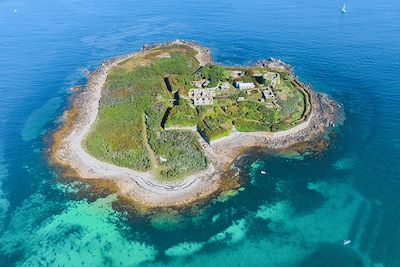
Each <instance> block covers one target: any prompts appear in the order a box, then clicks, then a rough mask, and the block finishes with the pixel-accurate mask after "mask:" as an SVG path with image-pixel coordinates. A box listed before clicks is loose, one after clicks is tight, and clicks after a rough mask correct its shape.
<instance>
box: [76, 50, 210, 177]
mask: <svg viewBox="0 0 400 267" xmlns="http://www.w3.org/2000/svg"><path fill="white" fill-rule="evenodd" d="M156 52H157V53H153V54H154V57H155V58H149V57H148V55H147V56H145V57H143V56H139V57H133V58H131V59H129V60H127V61H125V62H123V63H121V64H120V65H119V66H117V67H115V68H113V69H112V70H111V71H110V73H109V75H108V78H107V82H106V84H105V87H104V89H103V91H102V97H101V101H100V109H99V114H98V117H97V120H96V123H95V125H94V127H93V129H92V130H91V132H90V133H89V135H88V136H87V138H86V140H85V142H84V146H85V148H86V149H87V150H88V152H90V153H91V154H92V155H94V156H95V157H97V158H99V159H101V160H103V161H106V162H110V163H113V164H116V165H118V166H123V167H128V168H132V169H134V170H139V171H149V170H152V168H155V166H152V165H154V161H155V160H157V161H158V160H159V157H160V156H162V155H165V156H168V158H169V160H167V162H166V163H165V164H160V166H162V167H164V165H165V168H163V169H162V171H159V170H155V171H157V172H159V174H160V176H159V178H161V179H176V178H179V177H182V176H184V175H187V174H189V173H191V172H195V171H199V170H202V169H204V168H205V167H206V164H205V162H206V157H205V156H204V154H203V153H202V150H201V149H200V148H199V147H198V145H197V143H196V142H197V141H196V140H195V137H194V134H193V133H184V134H179V135H176V134H173V133H168V134H167V133H165V132H163V130H162V128H161V120H162V118H163V115H164V112H165V111H166V109H167V107H168V106H171V100H172V99H173V95H172V94H171V92H169V91H168V90H167V88H166V85H165V83H164V81H163V77H164V76H165V75H186V76H187V75H191V74H192V73H193V72H194V71H195V70H196V69H197V68H198V62H197V61H196V59H195V57H194V55H195V51H194V50H193V49H192V48H190V47H188V46H183V45H182V46H180V45H179V46H178V45H174V46H170V47H162V48H160V49H157V51H156ZM165 53H167V54H166V55H167V56H165V57H160V58H158V57H159V55H160V54H161V55H162V54H165ZM139 63H140V64H139ZM143 63H144V64H143ZM146 127H147V129H146ZM146 130H147V131H146ZM145 136H146V137H147V138H145ZM174 136H175V137H174ZM161 137H162V138H161ZM146 143H148V144H150V147H151V149H152V150H153V151H149V150H148V148H147V147H146ZM171 148H175V149H171ZM183 148H187V149H183ZM167 150H168V151H169V152H168V154H166V153H165V151H167ZM152 154H155V156H156V158H152ZM153 157H154V156H153ZM190 158H193V160H192V161H191V160H189V159H190ZM152 163H153V164H152ZM196 164H197V165H196Z"/></svg>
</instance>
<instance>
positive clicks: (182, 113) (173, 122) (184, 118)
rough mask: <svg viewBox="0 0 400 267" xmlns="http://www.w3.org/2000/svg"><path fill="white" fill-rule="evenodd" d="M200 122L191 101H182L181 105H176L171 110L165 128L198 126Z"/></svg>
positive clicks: (180, 101)
mask: <svg viewBox="0 0 400 267" xmlns="http://www.w3.org/2000/svg"><path fill="white" fill-rule="evenodd" d="M198 120H199V114H198V112H197V110H196V109H195V108H194V107H193V106H192V104H191V103H190V100H187V99H180V100H179V105H176V106H174V107H173V108H172V109H171V112H170V113H169V116H168V120H167V121H166V123H165V127H171V126H196V124H197V122H198Z"/></svg>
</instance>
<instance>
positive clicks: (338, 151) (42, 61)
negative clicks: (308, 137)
mask: <svg viewBox="0 0 400 267" xmlns="http://www.w3.org/2000/svg"><path fill="white" fill-rule="evenodd" d="M342 5H343V2H342V1H337V0H333V1H326V0H324V1H298V0H289V1H277V0H270V1H243V0H234V1H230V2H222V1H208V0H206V1H196V2H192V3H190V2H187V1H174V2H173V3H170V2H167V1H161V0H156V1H153V0H149V1H124V0H115V1H93V0H87V1H75V0H69V1H68V0H54V1H48V0H42V1H27V0H13V1H10V0H5V1H4V0H3V1H2V2H0V29H1V30H0V99H1V104H0V266H14V265H18V266H20V265H22V266H136V265H142V266H205V265H207V266H400V245H399V244H400V208H399V207H400V197H399V196H400V195H399V192H400V164H399V158H400V138H399V134H400V119H399V118H400V108H399V103H400V102H399V101H400V89H399V84H400V76H399V70H400V63H399V62H400V2H399V1H395V0H387V1H372V0H350V1H347V9H348V12H347V14H344V15H343V14H341V13H340V8H341V6H342ZM177 38H180V39H189V40H196V41H198V42H200V43H201V44H203V45H205V46H208V47H210V48H211V49H212V51H213V55H214V59H215V61H216V62H218V63H223V64H229V65H231V64H248V63H252V62H255V61H256V60H258V59H260V58H268V57H276V58H281V59H283V60H284V61H286V62H288V63H290V64H292V65H293V66H294V69H295V71H296V73H297V74H298V75H299V77H300V79H301V80H303V81H306V82H309V83H311V84H312V85H313V86H314V88H315V89H316V90H318V91H322V92H325V93H327V94H329V95H330V96H331V97H333V98H334V99H336V100H337V101H338V102H340V103H342V104H343V106H344V111H345V115H346V121H345V123H344V125H343V126H342V127H340V128H339V131H338V133H337V135H336V136H334V137H333V138H332V139H331V146H330V147H329V149H327V150H326V151H325V152H324V153H323V154H322V155H308V156H300V157H296V158H293V157H292V158H287V157H282V156H279V155H273V154H266V153H263V152H253V153H250V154H249V155H246V156H245V157H243V158H241V159H240V160H239V161H238V162H237V164H236V165H237V166H240V168H241V177H242V179H243V181H245V183H244V186H243V188H242V189H241V190H240V191H238V192H235V193H233V194H232V196H231V197H225V198H223V197H221V198H220V199H219V200H218V201H213V202H210V203H208V204H207V205H206V206H204V207H202V208H200V209H198V210H196V211H195V212H189V211H186V212H183V213H178V212H175V211H170V212H168V213H165V212H163V213H155V214H153V216H146V217H144V218H143V217H139V216H136V215H134V216H132V215H127V214H126V213H124V212H120V211H116V210H114V209H113V206H112V203H113V201H114V200H115V196H113V195H110V196H106V197H99V198H91V199H90V200H88V199H85V198H84V197H81V196H79V195H76V194H75V193H74V192H75V191H76V190H78V189H77V188H80V187H81V186H82V185H79V184H69V185H65V184H61V183H59V180H57V172H56V171H55V170H54V169H52V168H51V167H50V166H49V164H48V163H47V160H46V154H45V152H46V134H48V133H49V131H51V130H52V129H54V127H55V126H56V125H57V122H56V120H57V118H58V117H59V116H60V115H61V114H62V112H63V110H64V109H65V108H66V106H67V103H68V101H67V98H68V96H69V95H70V93H69V90H68V88H69V87H71V86H73V85H77V84H83V83H84V82H85V77H84V75H83V74H82V70H83V69H84V68H89V69H91V70H93V69H95V68H96V67H97V66H98V65H99V64H100V62H101V61H102V60H104V59H107V58H110V57H112V56H115V55H120V54H124V53H127V52H131V51H135V50H137V49H139V48H140V47H141V46H142V45H143V44H144V43H150V42H158V41H167V40H173V39H177ZM261 170H265V171H266V172H267V173H266V174H265V175H263V174H261V173H260V171H261ZM345 239H350V240H352V242H351V243H350V244H349V245H348V246H343V240H345Z"/></svg>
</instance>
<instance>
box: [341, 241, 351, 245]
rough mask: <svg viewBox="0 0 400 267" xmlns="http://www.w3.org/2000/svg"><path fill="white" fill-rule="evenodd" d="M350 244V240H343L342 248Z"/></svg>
mask: <svg viewBox="0 0 400 267" xmlns="http://www.w3.org/2000/svg"><path fill="white" fill-rule="evenodd" d="M350 243H351V240H350V239H349V240H344V241H343V245H344V246H347V245H349V244H350Z"/></svg>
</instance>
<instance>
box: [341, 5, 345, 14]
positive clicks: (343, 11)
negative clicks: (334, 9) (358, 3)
mask: <svg viewBox="0 0 400 267" xmlns="http://www.w3.org/2000/svg"><path fill="white" fill-rule="evenodd" d="M340 11H342V13H343V14H344V13H346V4H344V5H343V7H342V9H341V10H340Z"/></svg>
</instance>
